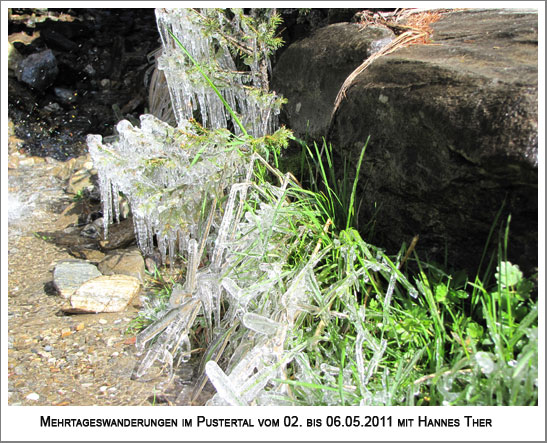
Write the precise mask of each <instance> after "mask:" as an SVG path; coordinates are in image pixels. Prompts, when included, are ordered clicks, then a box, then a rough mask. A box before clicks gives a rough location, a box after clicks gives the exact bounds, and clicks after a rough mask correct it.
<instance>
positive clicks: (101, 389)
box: [99, 386, 108, 392]
mask: <svg viewBox="0 0 547 443" xmlns="http://www.w3.org/2000/svg"><path fill="white" fill-rule="evenodd" d="M107 389H108V386H101V387H100V388H99V390H100V391H101V392H105V391H106V390H107Z"/></svg>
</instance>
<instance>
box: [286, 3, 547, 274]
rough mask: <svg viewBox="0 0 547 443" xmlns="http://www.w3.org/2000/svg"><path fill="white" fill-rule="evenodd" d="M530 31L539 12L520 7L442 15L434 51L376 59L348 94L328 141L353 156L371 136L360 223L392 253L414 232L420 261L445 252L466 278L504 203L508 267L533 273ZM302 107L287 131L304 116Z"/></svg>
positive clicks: (418, 48)
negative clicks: (510, 263) (370, 227)
mask: <svg viewBox="0 0 547 443" xmlns="http://www.w3.org/2000/svg"><path fill="white" fill-rule="evenodd" d="M537 26H538V16H537V13H530V12H524V11H518V10H480V11H476V10H467V11H459V12H454V13H451V14H447V15H445V16H443V18H442V19H441V20H440V21H438V22H437V23H433V24H432V25H431V27H432V28H433V30H434V33H433V36H432V40H433V41H434V42H435V44H434V45H415V46H410V47H407V48H405V49H401V50H398V51H396V52H394V53H392V54H389V55H387V56H384V57H381V58H379V59H377V60H376V61H374V62H373V63H372V64H371V65H370V66H369V67H368V68H367V69H366V70H365V71H364V72H363V73H361V74H360V75H359V76H358V77H357V78H356V79H355V81H354V82H353V84H352V85H351V86H350V88H349V89H348V90H347V92H346V98H345V99H344V100H343V101H342V102H341V105H340V108H339V109H338V112H337V113H336V115H335V117H334V119H333V122H332V127H331V132H330V141H331V142H332V144H333V145H334V146H336V147H338V148H339V152H340V153H341V154H342V155H343V156H346V157H347V158H353V159H354V158H356V156H357V155H358V152H359V151H360V150H361V147H362V146H363V144H364V142H365V140H366V139H367V137H368V136H369V135H370V136H371V142H370V144H369V147H368V148H367V151H366V154H365V161H364V165H363V168H362V180H361V183H363V184H365V183H366V187H365V188H361V193H360V195H359V196H358V198H362V199H363V203H362V206H361V217H360V222H361V225H362V226H363V225H364V224H365V223H366V222H368V221H369V219H370V217H371V216H372V213H373V210H374V208H375V205H378V208H379V210H378V212H377V216H376V223H375V228H376V233H377V237H376V239H377V240H378V243H380V244H383V245H385V246H387V247H388V249H390V250H391V252H395V251H397V249H398V248H399V247H400V245H401V243H402V242H407V244H408V242H409V241H410V239H411V238H412V237H413V236H414V235H415V234H419V235H420V242H419V244H418V253H419V254H421V256H422V257H423V258H428V259H436V260H439V261H441V262H442V261H443V258H444V256H445V253H446V254H447V257H448V262H449V264H452V265H454V266H457V267H465V268H467V269H468V270H469V271H470V272H475V271H476V269H477V266H478V263H479V260H480V258H481V253H482V251H483V250H484V247H485V243H486V239H487V236H488V232H489V230H490V228H491V226H492V224H493V222H494V220H495V217H496V214H497V213H498V211H499V210H500V208H502V206H503V210H502V212H501V221H502V222H503V223H504V222H505V221H506V220H507V217H508V215H509V214H511V216H512V218H511V225H510V228H511V231H510V232H511V235H510V242H509V258H510V260H511V261H513V262H516V263H518V264H520V265H521V266H522V267H524V268H525V269H530V268H533V267H534V266H537V259H538V256H537V251H538V249H537V248H538V237H537V233H538V206H537V205H538V202H537V198H538V169H537V167H538V157H537V156H538V126H537V125H538V124H537V113H538V74H537V69H538V66H537V63H538V61H537V60H538V52H537V51H538V42H537V38H538V33H537V32H538V28H537ZM302 56H303V57H304V55H303V54H302ZM295 57H296V56H295ZM307 57H309V56H307ZM312 60H313V59H312ZM310 71H315V78H316V81H319V80H317V79H321V80H322V81H324V82H329V81H333V82H334V80H330V79H331V77H330V76H327V75H325V71H324V70H321V71H319V72H318V71H317V70H313V69H312V66H311V64H309V63H308V64H307V68H306V70H305V71H304V72H302V73H301V74H297V73H295V78H296V77H298V76H300V75H302V76H305V77H309V76H312V74H311V72H310ZM335 78H337V77H335ZM289 99H291V96H289ZM329 105H330V98H326V97H325V100H324V101H323V102H322V104H320V103H319V102H317V107H318V108H320V109H321V108H323V109H325V108H326V109H327V111H329V110H330V108H329ZM303 110H304V111H306V116H298V117H297V118H296V119H295V118H294V117H293V119H292V120H291V124H292V121H293V120H296V123H298V124H300V125H301V124H302V121H304V120H305V118H306V117H307V118H309V119H310V120H312V119H313V118H314V114H313V113H312V112H311V110H310V109H304V108H303ZM301 112H302V111H301ZM496 232H497V231H496ZM493 243H494V244H493V246H494V247H495V246H496V245H497V236H495V237H494V242H493ZM490 252H495V249H493V250H492V251H490Z"/></svg>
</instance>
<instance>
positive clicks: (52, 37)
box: [40, 27, 78, 51]
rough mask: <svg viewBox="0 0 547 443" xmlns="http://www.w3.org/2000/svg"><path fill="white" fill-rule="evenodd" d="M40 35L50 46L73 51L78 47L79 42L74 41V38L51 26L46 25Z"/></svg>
mask: <svg viewBox="0 0 547 443" xmlns="http://www.w3.org/2000/svg"><path fill="white" fill-rule="evenodd" d="M40 36H41V37H42V38H43V39H44V41H45V42H46V43H47V45H48V47H50V48H53V49H59V50H63V51H73V50H75V49H76V48H77V47H78V44H77V43H74V42H73V41H72V40H70V39H69V38H67V37H65V36H64V35H63V34H61V33H60V32H58V31H56V30H55V29H53V28H51V27H44V28H43V29H42V32H41V33H40Z"/></svg>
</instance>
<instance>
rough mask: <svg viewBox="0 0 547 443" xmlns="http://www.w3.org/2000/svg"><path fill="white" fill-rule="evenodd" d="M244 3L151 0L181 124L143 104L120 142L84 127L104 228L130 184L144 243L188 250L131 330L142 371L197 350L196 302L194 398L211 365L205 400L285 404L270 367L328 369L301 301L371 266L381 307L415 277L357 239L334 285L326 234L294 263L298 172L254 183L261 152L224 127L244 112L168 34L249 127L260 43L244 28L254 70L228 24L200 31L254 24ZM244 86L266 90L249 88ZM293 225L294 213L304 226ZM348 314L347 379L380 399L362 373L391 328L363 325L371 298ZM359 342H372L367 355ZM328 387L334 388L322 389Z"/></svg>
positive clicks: (259, 102) (258, 132)
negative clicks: (325, 282) (245, 16)
mask: <svg viewBox="0 0 547 443" xmlns="http://www.w3.org/2000/svg"><path fill="white" fill-rule="evenodd" d="M241 13H242V12H241V10H234V14H233V15H232V16H233V18H231V19H228V18H227V16H226V15H225V14H223V13H222V12H221V11H219V10H217V9H201V10H199V11H198V10H194V9H162V8H159V9H157V10H156V17H157V23H158V28H159V30H160V34H161V38H162V43H163V53H162V55H161V56H160V57H159V67H160V69H162V70H163V71H164V73H165V76H166V79H167V82H168V86H169V91H170V95H171V100H172V106H173V109H174V114H175V117H176V121H177V127H176V128H174V127H172V126H170V125H169V124H167V123H165V122H162V121H160V120H159V119H158V118H156V117H154V116H152V115H142V116H141V118H140V120H141V121H140V128H139V127H136V126H133V125H132V124H131V123H130V122H128V121H125V120H123V121H121V122H119V123H118V125H117V132H118V134H119V138H118V140H117V141H115V142H113V143H104V142H103V140H102V138H101V136H99V135H89V136H88V139H87V142H88V146H89V152H90V154H91V157H92V159H93V162H94V165H95V167H96V169H97V171H98V175H99V182H100V189H101V199H102V204H103V221H104V228H105V236H106V235H108V226H109V225H110V224H112V223H114V222H116V221H119V219H120V216H121V214H120V209H119V206H118V202H119V195H123V196H124V197H125V198H126V199H127V200H128V202H129V204H130V207H131V211H132V215H133V222H134V227H135V233H136V237H137V241H138V245H139V247H140V248H141V249H142V251H143V252H144V253H145V254H152V253H154V251H155V248H156V246H155V245H157V249H158V250H159V252H160V254H161V258H162V260H163V262H166V261H167V259H168V258H169V261H170V263H171V264H173V263H174V262H175V258H176V256H177V254H180V255H185V256H186V257H187V267H186V280H185V282H184V283H177V284H176V285H175V286H174V288H173V291H172V294H171V297H170V299H169V302H168V305H167V307H166V308H165V309H164V311H163V312H162V313H160V318H159V320H157V321H155V322H153V323H152V324H151V325H149V326H148V327H147V328H146V329H144V330H143V331H142V332H140V333H139V334H138V336H137V340H136V346H137V350H138V351H139V352H140V353H142V354H144V357H143V359H142V361H141V362H140V364H139V366H138V368H137V372H136V374H137V376H138V377H142V376H144V375H145V374H147V373H148V372H149V370H150V368H151V367H152V365H154V364H155V363H157V362H159V363H160V364H161V365H163V368H164V369H167V372H168V374H169V376H170V377H171V376H172V374H173V368H174V366H175V365H177V364H183V363H184V362H186V361H188V359H189V358H190V353H191V352H190V351H191V342H190V336H189V334H190V331H191V328H192V327H193V326H194V322H195V320H196V318H197V317H198V316H202V318H203V320H204V322H205V323H204V324H205V326H206V327H205V329H206V334H207V335H206V337H205V342H206V344H207V345H208V347H207V349H206V350H205V352H204V353H203V359H202V363H201V365H200V366H201V373H200V375H201V378H200V380H199V381H198V382H197V383H196V386H195V387H194V389H193V392H192V394H191V396H190V397H191V398H193V399H195V398H197V397H198V396H199V393H200V390H201V389H202V387H203V385H204V380H205V375H207V376H208V377H209V379H210V381H211V382H212V383H213V385H214V387H215V389H216V394H215V395H214V396H213V397H212V398H211V399H210V400H209V403H208V404H210V405H250V404H264V405H270V404H291V401H292V400H291V396H290V389H289V388H288V385H287V384H284V383H279V382H277V381H274V379H282V380H283V379H286V378H287V376H286V369H287V365H289V364H290V363H291V362H292V371H293V372H292V377H294V378H295V379H297V380H301V381H303V382H307V383H312V384H313V383H315V384H320V383H322V381H321V380H320V379H319V378H318V377H319V375H318V373H319V371H317V370H316V369H314V368H312V367H311V364H310V362H309V360H308V357H307V355H306V354H305V353H304V352H302V351H303V350H304V349H305V347H306V346H307V343H302V341H301V340H300V341H299V335H298V334H299V332H298V327H299V326H298V319H299V318H300V316H301V315H302V314H306V313H317V312H318V311H319V309H318V308H317V304H318V303H319V301H320V300H326V303H327V304H328V303H329V302H330V301H332V300H334V299H335V298H337V297H339V298H347V297H353V296H354V291H355V288H356V287H357V286H358V285H359V282H360V281H365V282H366V281H368V280H367V279H368V278H369V277H368V276H369V272H380V273H382V274H383V275H384V276H385V277H386V278H388V281H389V287H388V291H387V294H386V296H385V299H384V312H387V310H388V309H389V305H390V302H391V297H392V293H393V290H394V287H395V284H396V283H397V282H399V283H400V284H401V285H402V286H403V287H404V288H406V289H407V290H408V291H409V293H410V295H412V296H415V294H416V290H415V289H414V288H413V286H412V285H411V284H410V283H409V282H408V281H406V279H405V278H404V277H403V276H402V275H401V274H400V273H396V272H395V270H394V268H393V266H391V265H390V264H389V263H386V262H384V261H383V258H382V257H381V256H377V257H374V256H372V254H371V253H369V255H368V256H367V260H366V261H365V262H364V263H361V264H360V265H358V264H357V263H356V260H355V255H356V253H355V251H354V250H351V249H347V250H346V251H345V252H344V259H345V260H346V267H347V273H346V274H347V275H346V276H344V277H343V278H341V279H340V280H339V281H338V282H337V283H335V284H333V285H332V286H331V287H329V288H320V287H319V284H318V279H317V277H316V269H315V268H316V266H317V264H318V263H319V262H320V260H321V259H322V258H323V257H324V255H325V254H326V253H328V252H329V248H328V247H323V248H319V244H318V245H317V248H316V250H314V251H313V252H311V251H312V249H313V247H314V246H315V245H311V246H310V248H309V252H310V254H308V258H307V259H305V260H304V262H303V263H300V264H299V265H296V266H294V264H290V265H289V263H288V258H289V254H290V251H291V249H292V247H293V246H292V245H296V244H298V243H299V242H300V241H301V238H302V237H303V236H305V235H306V229H307V228H305V227H304V225H305V224H304V223H301V222H300V220H299V217H303V215H302V212H301V211H299V210H298V208H297V207H294V202H291V200H290V199H288V198H287V192H288V191H289V190H291V188H293V187H297V185H296V184H294V183H293V182H292V181H291V180H290V179H289V176H288V175H287V176H282V175H281V174H280V173H279V172H278V171H276V170H274V171H273V172H274V173H275V174H276V175H278V177H279V178H280V181H281V184H280V185H279V186H275V185H273V184H268V183H264V182H260V185H258V184H257V180H256V178H255V172H256V166H257V162H262V163H263V164H264V163H265V162H264V161H263V160H262V159H261V158H260V156H259V155H258V154H256V153H252V152H251V150H250V147H249V146H246V145H244V146H240V147H241V148H245V149H233V148H230V143H231V142H233V140H234V135H232V134H231V133H230V132H229V131H228V130H227V129H225V128H227V127H228V125H232V127H233V128H234V131H236V136H237V135H240V134H238V131H239V128H238V125H237V124H236V122H235V121H234V119H233V117H232V116H231V115H230V113H228V112H227V110H226V109H225V107H224V105H223V104H222V102H221V101H220V100H219V98H218V97H217V96H216V94H215V93H214V91H213V90H212V89H211V88H210V87H209V86H208V85H207V84H206V82H205V81H204V79H203V78H202V76H201V74H200V73H199V72H198V70H197V69H195V67H194V66H193V65H192V64H191V63H189V61H188V60H186V58H185V56H184V55H183V53H182V51H181V50H180V48H179V47H178V46H177V45H176V44H175V42H174V40H173V39H172V37H171V36H170V34H169V32H172V33H173V34H174V35H175V36H176V37H177V38H178V39H179V40H180V41H181V42H182V44H183V45H184V46H185V47H186V49H187V50H188V51H189V52H190V53H191V54H192V56H193V57H194V58H195V59H196V60H197V61H198V63H200V64H201V65H202V67H206V66H208V67H209V68H208V69H209V70H208V72H207V73H208V75H209V76H210V77H211V78H212V79H213V81H214V83H215V84H216V85H217V86H218V88H219V90H220V91H221V93H222V94H223V96H224V98H225V99H226V101H227V102H228V103H229V105H230V106H231V107H232V108H233V109H234V110H235V112H236V113H237V114H238V115H239V117H240V118H241V120H242V122H243V125H244V126H245V127H246V128H247V130H248V132H249V134H252V135H253V136H255V137H260V136H264V135H267V134H272V133H273V131H274V130H275V128H276V125H277V123H276V115H277V113H278V111H279V103H278V99H279V98H278V97H276V96H275V94H273V93H269V92H268V84H267V75H264V73H265V71H266V72H267V70H268V69H269V62H268V60H267V57H266V56H265V55H264V54H266V50H265V48H264V47H262V46H260V43H259V42H257V41H256V40H255V39H249V40H246V45H247V46H248V48H250V51H251V53H252V55H253V57H250V59H251V60H252V63H250V66H249V70H248V71H247V72H237V71H236V63H235V61H234V58H233V54H232V53H231V52H230V51H229V50H228V49H227V47H226V44H225V42H224V40H223V39H224V38H225V36H223V35H222V33H217V31H214V32H209V33H205V32H203V22H202V20H204V18H207V17H216V18H217V19H218V20H219V21H220V23H221V29H224V28H222V26H224V27H226V29H227V28H230V29H232V30H235V31H237V32H242V33H244V34H245V33H246V34H249V35H251V30H250V29H248V23H247V22H246V21H245V20H242V19H241ZM261 54H262V55H261ZM249 86H253V87H255V88H257V90H258V92H255V93H250V92H249V91H250V88H249ZM195 115H200V117H201V121H202V124H203V126H204V127H206V128H210V131H209V132H208V137H204V136H203V133H202V131H203V129H201V130H200V127H199V126H198V125H197V124H196V123H195V122H193V121H192V120H191V119H192V118H193V117H194V116H195ZM241 140H242V139H240V141H241ZM270 170H272V168H271V167H270ZM217 202H218V203H217ZM207 208H208V209H207ZM207 211H208V212H207ZM204 225H206V228H205V229H204ZM295 226H296V227H298V226H299V228H298V229H297V232H298V234H296V236H295V229H294V227H295ZM350 305H351V304H350ZM320 315H321V320H322V321H325V322H328V321H329V319H330V318H331V314H329V313H328V312H321V313H320ZM332 315H334V313H333V314H332ZM340 315H342V314H340ZM343 315H346V316H347V315H349V317H350V318H352V320H353V321H354V322H355V324H356V325H358V326H357V338H356V341H355V349H354V351H355V356H356V367H357V371H358V375H359V377H358V378H359V385H360V386H354V385H353V384H352V383H353V382H352V371H351V369H350V368H349V367H347V368H344V370H343V372H342V376H343V384H344V389H345V390H347V391H349V392H354V391H357V390H359V392H361V393H363V395H364V396H365V398H370V399H371V400H370V401H371V402H374V401H376V402H379V401H380V400H378V397H377V396H376V397H375V396H374V395H373V394H371V393H370V392H369V390H368V388H367V385H368V383H369V380H370V378H371V377H372V375H373V374H374V373H375V372H376V371H377V370H378V368H379V366H380V362H381V360H382V358H383V356H384V353H385V350H386V345H387V342H386V340H385V339H384V338H377V337H373V336H372V335H371V334H370V332H368V330H367V329H365V328H364V327H363V326H362V325H363V324H364V321H365V312H364V309H359V310H357V309H354V310H353V311H352V312H349V314H343ZM384 323H385V322H384ZM364 349H368V350H369V351H370V352H372V358H371V359H370V360H369V361H366V359H365V356H364V353H363V350H364ZM348 352H349V351H348ZM321 371H322V372H321V374H322V376H323V377H326V378H328V379H335V378H337V377H338V376H339V371H340V369H339V368H335V367H329V366H322V367H321ZM367 396H368V397H367ZM184 397H185V398H187V397H189V394H188V393H185V395H184ZM322 401H323V402H325V403H330V402H331V401H334V400H332V399H331V397H330V394H329V393H328V392H326V393H325V394H324V397H323V399H322ZM367 401H368V400H367ZM365 403H366V402H365Z"/></svg>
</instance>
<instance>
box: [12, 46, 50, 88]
mask: <svg viewBox="0 0 547 443" xmlns="http://www.w3.org/2000/svg"><path fill="white" fill-rule="evenodd" d="M57 74H59V68H58V67H57V60H56V59H55V55H53V52H52V51H51V49H46V50H45V51H42V52H38V53H36V54H31V55H29V56H28V57H26V58H25V59H23V60H22V61H21V62H20V63H19V66H18V69H17V80H19V81H20V82H23V83H26V84H27V85H29V86H31V87H32V88H34V89H37V90H39V91H43V90H45V89H47V88H48V87H49V86H51V85H52V84H53V82H54V81H55V78H56V77H57Z"/></svg>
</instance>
